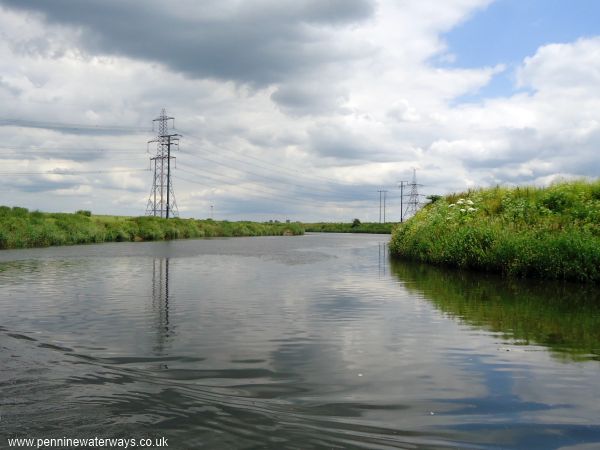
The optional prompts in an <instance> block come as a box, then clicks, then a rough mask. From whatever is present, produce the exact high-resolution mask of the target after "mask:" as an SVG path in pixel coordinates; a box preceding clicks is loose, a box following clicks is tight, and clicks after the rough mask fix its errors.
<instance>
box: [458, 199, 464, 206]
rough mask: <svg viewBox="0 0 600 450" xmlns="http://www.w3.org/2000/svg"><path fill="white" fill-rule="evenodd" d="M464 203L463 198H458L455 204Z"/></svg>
mask: <svg viewBox="0 0 600 450" xmlns="http://www.w3.org/2000/svg"><path fill="white" fill-rule="evenodd" d="M464 202H465V199H464V198H459V199H458V201H457V202H456V204H457V205H462V204H463V203H464Z"/></svg>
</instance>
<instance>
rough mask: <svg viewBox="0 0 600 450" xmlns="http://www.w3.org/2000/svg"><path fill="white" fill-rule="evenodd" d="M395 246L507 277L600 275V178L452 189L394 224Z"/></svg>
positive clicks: (408, 254)
mask: <svg viewBox="0 0 600 450" xmlns="http://www.w3.org/2000/svg"><path fill="white" fill-rule="evenodd" d="M390 250H391V253H392V254H393V255H396V256H398V257H402V258H407V259H412V260H418V261H423V262H427V263H433V264H440V265H447V266H454V267H460V268H468V269H477V270H482V271H490V272H500V273H503V274H505V275H509V276H517V277H540V278H553V279H563V280H574V281H583V282H600V181H594V182H586V181H576V182H564V183H558V184H554V185H552V186H549V187H547V188H536V187H519V188H501V187H496V188H491V189H479V190H471V191H468V192H464V193H460V194H452V195H449V196H446V197H444V198H442V199H440V200H438V201H436V202H435V203H433V204H430V205H427V206H426V207H425V208H423V209H422V210H421V211H419V212H418V213H417V214H416V215H415V216H414V217H413V218H411V219H410V220H408V221H407V222H406V223H405V224H403V225H401V226H399V227H398V228H396V230H395V231H394V233H393V236H392V240H391V243H390Z"/></svg>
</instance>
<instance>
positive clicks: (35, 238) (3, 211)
mask: <svg viewBox="0 0 600 450" xmlns="http://www.w3.org/2000/svg"><path fill="white" fill-rule="evenodd" d="M303 232H304V231H303V229H302V227H301V226H300V225H298V224H295V223H285V224H270V223H269V224H264V223H256V222H227V221H223V222H216V221H212V220H195V219H178V218H174V219H168V220H167V219H161V218H158V217H119V216H93V215H91V214H90V213H89V211H78V212H77V213H75V214H65V213H42V212H39V211H33V212H30V211H28V210H27V209H25V208H18V207H14V208H9V207H7V206H0V249H8V248H26V247H47V246H51V245H72V244H88V243H99V242H119V241H156V240H165V239H186V238H201V237H220V236H267V235H284V234H285V235H287V234H302V233H303Z"/></svg>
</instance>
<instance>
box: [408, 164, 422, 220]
mask: <svg viewBox="0 0 600 450" xmlns="http://www.w3.org/2000/svg"><path fill="white" fill-rule="evenodd" d="M408 186H409V187H410V194H409V195H408V202H406V214H405V215H406V216H414V215H415V214H416V213H417V211H418V210H419V205H420V202H419V186H422V185H420V184H417V169H413V178H412V181H411V182H410V183H408Z"/></svg>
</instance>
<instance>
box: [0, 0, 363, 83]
mask: <svg viewBox="0 0 600 450" xmlns="http://www.w3.org/2000/svg"><path fill="white" fill-rule="evenodd" d="M2 4H4V5H5V6H8V7H11V8H15V9H18V10H22V11H30V12H33V13H37V14H42V15H43V17H44V18H45V20H47V21H48V22H49V23H52V24H60V25H68V26H72V27H75V28H76V29H77V30H78V31H79V32H80V44H81V45H82V46H83V48H84V49H85V50H86V51H87V52H88V53H91V54H108V55H118V56H127V57H131V58H136V59H143V60H146V61H151V62H154V63H159V64H164V65H167V66H168V67H169V68H171V69H172V70H174V71H178V72H182V73H185V74H186V75H188V76H190V77H195V78H205V77H208V78H216V79H223V80H233V81H236V82H241V83H248V84H251V85H256V86H264V85H267V84H269V83H273V82H277V81H281V80H284V79H285V78H286V77H287V76H290V75H294V74H297V73H298V72H311V71H315V70H317V68H318V67H319V66H321V65H324V64H328V63H330V62H331V61H332V60H344V59H349V58H350V59H351V58H355V57H358V56H359V54H357V52H355V51H353V50H352V49H349V48H347V47H340V46H336V44H335V42H334V41H335V33H334V31H333V30H332V28H333V29H335V28H336V27H339V26H344V25H350V24H353V23H357V22H361V21H365V20H367V19H369V18H370V17H371V16H372V15H373V13H374V10H375V6H374V3H373V2H372V1H370V0H343V1H342V0H327V1H317V0H308V1H306V0H305V1H300V2H298V1H294V0H276V1H275V0H271V1H267V0H259V1H255V2H237V1H233V0H224V1H220V2H214V1H211V2H208V4H206V2H203V3H197V2H182V3H181V5H180V6H181V8H182V9H181V10H180V9H179V8H178V5H172V4H170V3H165V2H159V1H156V0H154V1H146V2H144V5H143V7H140V4H139V3H138V2H134V1H123V0H111V1H107V0H91V1H86V2H73V1H70V0H57V1H54V2H42V3H40V2H35V1H30V0H23V1H21V0H19V1H17V0H2ZM35 42H36V41H35V40H31V41H30V43H31V44H35ZM41 42H43V43H47V42H48V41H47V40H44V41H41ZM41 46H42V47H43V46H44V45H43V44H42V45H41ZM43 51H44V50H42V51H40V52H43Z"/></svg>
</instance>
